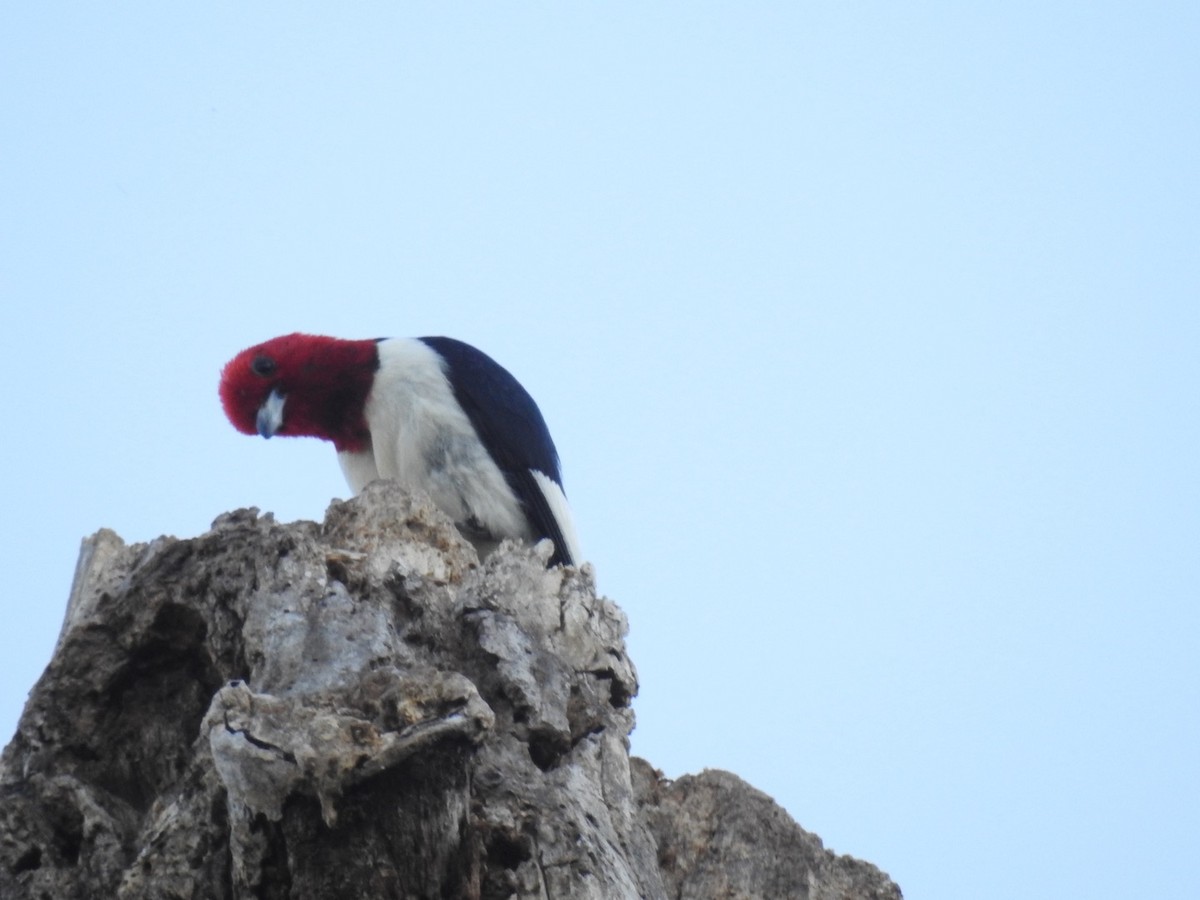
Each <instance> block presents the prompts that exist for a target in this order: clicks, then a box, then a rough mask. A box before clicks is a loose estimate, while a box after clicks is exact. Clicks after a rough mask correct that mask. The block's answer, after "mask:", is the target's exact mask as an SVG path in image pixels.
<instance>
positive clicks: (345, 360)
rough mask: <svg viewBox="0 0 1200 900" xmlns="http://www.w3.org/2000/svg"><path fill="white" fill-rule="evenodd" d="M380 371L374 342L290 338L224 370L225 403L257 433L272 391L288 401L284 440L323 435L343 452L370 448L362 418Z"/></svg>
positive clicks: (247, 430) (254, 350) (240, 425)
mask: <svg viewBox="0 0 1200 900" xmlns="http://www.w3.org/2000/svg"><path fill="white" fill-rule="evenodd" d="M378 367H379V354H378V352H377V350H376V342H375V341H370V340H365V341H346V340H341V339H339V338H331V337H322V336H319V335H311V334H298V333H297V334H288V335H284V336H283V337H277V338H274V339H273V340H270V341H266V342H265V343H262V344H257V345H256V346H254V347H249V348H247V349H246V350H243V351H242V352H241V353H239V354H238V355H237V356H235V357H234V358H233V359H232V360H230V361H229V362H228V363H227V364H226V366H225V368H224V369H223V370H222V372H221V386H220V395H221V405H222V406H223V407H224V408H225V415H226V416H228V418H229V421H230V422H231V423H233V427H234V428H236V429H237V430H238V431H240V432H242V433H243V434H256V433H257V432H258V428H257V424H256V422H257V417H258V412H259V409H260V408H261V407H262V405H263V403H265V402H266V400H267V398H268V397H269V396H270V395H271V393H272V391H277V392H278V393H280V394H282V395H283V397H284V409H283V424H282V425H281V426H280V428H279V429H278V431H277V432H276V433H277V434H279V435H280V436H290V437H319V438H322V439H324V440H327V441H332V442H333V444H334V446H335V447H336V448H337V449H338V450H339V451H341V450H346V451H352V452H353V451H359V450H364V449H367V448H368V447H369V446H370V440H371V435H370V432H369V431H368V429H367V421H366V418H365V416H364V414H363V409H364V407H365V405H366V401H367V395H368V394H369V393H370V391H371V385H372V383H373V382H374V379H375V370H376V369H377V368H378Z"/></svg>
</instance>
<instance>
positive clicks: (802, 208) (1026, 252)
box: [0, 2, 1200, 900]
mask: <svg viewBox="0 0 1200 900" xmlns="http://www.w3.org/2000/svg"><path fill="white" fill-rule="evenodd" d="M178 7H179V5H178V4H174V5H164V4H149V3H143V4H124V5H121V6H120V8H116V7H112V6H111V5H95V4H93V5H83V4H74V5H62V4H57V3H38V4H22V5H19V6H14V5H13V4H9V5H8V7H6V8H5V9H4V10H3V12H0V136H2V141H0V159H2V161H3V165H2V166H0V191H2V193H0V209H2V210H3V215H0V292H2V297H3V312H2V313H0V315H2V316H3V323H4V325H3V328H2V329H0V340H2V341H3V353H2V354H0V365H2V366H3V369H2V370H0V372H2V377H3V379H4V383H5V384H6V385H7V386H8V390H7V391H6V394H5V397H6V399H5V411H6V414H5V417H4V421H5V426H4V427H5V435H4V441H3V453H4V459H5V462H6V466H5V469H6V471H8V472H9V473H10V479H9V486H8V489H7V491H6V498H7V499H6V504H5V505H6V509H7V510H8V511H9V514H8V515H7V516H5V517H3V522H2V524H0V528H2V529H3V531H2V535H0V538H2V542H3V543H2V545H3V546H4V548H5V552H6V555H7V567H6V576H7V577H6V583H5V590H4V591H3V592H2V593H0V614H2V615H3V619H4V621H5V622H6V626H5V627H4V629H3V631H2V632H0V730H2V731H3V737H2V738H0V740H4V741H6V740H7V738H8V736H9V735H11V733H12V729H13V727H14V726H15V723H16V720H17V717H18V716H19V714H20V708H21V705H22V703H23V702H24V697H25V694H26V691H27V690H28V689H29V687H30V686H32V684H33V683H34V681H35V680H36V679H37V677H38V675H39V674H40V672H41V670H42V668H43V667H44V666H45V664H46V662H47V660H48V658H49V655H50V652H51V649H52V646H53V642H54V639H55V636H56V634H57V629H58V625H59V622H60V620H61V615H62V610H63V607H64V604H65V601H66V596H67V590H68V587H69V585H70V581H71V575H72V570H73V566H74V562H75V556H76V552H77V549H78V542H79V540H80V538H82V537H83V536H84V535H87V534H90V533H91V532H93V531H95V530H96V529H97V528H99V527H101V526H108V527H111V528H114V529H116V530H117V531H118V532H119V533H120V534H121V535H123V536H124V537H125V538H126V539H128V540H131V541H135V540H136V541H143V540H148V539H151V538H153V537H155V536H157V535H159V534H162V533H169V534H174V535H177V536H180V537H188V536H192V535H196V534H199V533H201V532H203V531H204V530H205V529H206V528H207V527H208V524H209V523H210V522H211V520H212V519H213V518H215V517H216V516H217V515H218V514H219V513H221V512H222V511H224V510H228V509H232V508H236V507H241V506H250V505H255V506H258V507H260V508H262V509H264V510H271V511H274V512H275V513H276V515H277V516H278V517H279V518H281V519H294V518H319V517H320V516H321V515H322V513H323V510H324V508H325V506H326V504H327V502H328V500H329V499H330V498H331V497H335V496H344V495H345V487H344V484H343V482H342V480H341V475H340V472H339V470H338V467H337V465H336V462H335V460H334V457H333V451H332V450H331V448H329V447H328V446H327V445H322V444H319V443H317V442H313V441H308V442H302V441H292V442H287V441H271V442H269V443H268V442H264V441H258V440H252V439H250V438H247V437H244V436H242V435H239V434H237V433H236V432H234V431H233V429H232V428H231V427H230V426H229V425H228V424H227V423H226V422H225V420H224V418H223V417H222V414H221V410H220V407H219V404H218V402H217V398H216V381H217V375H218V372H219V369H220V367H221V365H222V364H223V363H224V362H225V360H226V359H227V358H228V357H230V356H231V355H232V354H233V353H234V352H236V351H237V350H239V349H241V348H242V347H244V346H246V345H248V344H251V343H255V342H257V341H259V340H262V339H265V338H268V337H271V336H274V335H277V334H281V333H285V332H288V331H293V330H306V331H313V332H319V333H326V334H334V335H338V336H343V337H378V336H386V335H424V334H447V335H452V336H455V337H459V338H462V339H465V340H468V341H470V342H472V343H474V344H476V345H477V346H479V347H481V348H483V349H484V350H486V351H487V352H488V353H490V354H492V355H493V356H495V357H496V358H497V359H499V360H500V361H501V362H502V363H503V364H504V365H506V366H507V367H508V368H510V369H511V370H512V371H513V372H514V373H515V374H516V375H517V376H518V377H519V378H520V379H521V380H522V381H523V382H524V384H525V385H526V387H528V388H529V389H530V391H531V392H532V393H533V394H534V396H535V397H536V398H537V399H538V401H539V403H540V404H541V406H542V409H543V412H544V413H545V415H546V418H547V420H548V421H549V423H550V426H551V429H552V431H553V433H554V436H555V439H556V441H557V443H558V446H559V450H560V452H561V454H562V457H563V463H564V470H565V478H566V487H567V492H568V494H569V496H570V497H571V500H572V503H573V505H574V507H575V512H576V518H577V520H578V525H579V532H580V537H581V540H582V543H583V545H584V550H585V555H586V556H587V557H588V558H590V559H591V560H593V561H594V563H595V566H596V569H597V572H598V577H599V581H600V585H601V588H602V590H603V591H604V592H605V593H606V594H608V595H609V596H611V597H612V598H613V599H614V600H616V601H617V602H618V603H619V604H621V606H622V607H623V608H624V609H625V611H626V612H627V613H628V615H629V619H630V622H631V625H632V633H631V635H630V639H629V645H630V650H631V654H632V656H633V658H634V661H635V662H636V664H637V666H638V670H639V673H640V676H641V681H642V693H641V696H640V697H639V698H638V700H637V701H636V707H635V708H636V710H637V713H638V728H637V731H636V732H635V733H634V737H633V748H634V751H635V752H637V753H639V754H640V755H642V756H645V757H646V758H648V759H649V760H650V761H651V762H652V763H654V764H655V765H657V766H659V767H660V768H662V769H664V770H665V771H666V772H667V774H668V775H671V776H678V775H682V774H684V773H686V772H692V771H697V770H699V769H701V768H703V767H705V766H712V767H720V768H726V769H730V770H732V771H734V772H736V773H737V774H739V775H741V776H742V777H744V778H746V779H747V780H748V781H749V782H751V783H752V784H754V785H755V786H757V787H759V788H761V789H762V790H764V791H765V792H767V793H768V794H770V795H771V796H773V797H774V798H775V799H776V800H777V801H778V802H779V803H781V804H782V805H783V806H785V807H786V808H787V809H788V811H789V812H790V813H791V814H792V815H793V816H794V817H795V818H796V819H797V821H799V822H800V823H801V824H802V825H803V826H804V827H806V828H808V829H810V830H812V831H815V832H817V833H818V834H820V835H821V836H822V837H823V838H824V839H825V841H826V843H827V845H829V846H831V847H832V848H833V849H835V850H837V851H838V852H843V853H850V854H853V855H855V856H859V857H863V858H865V859H869V860H871V861H872V862H875V863H876V864H878V865H879V866H881V867H882V868H883V869H885V870H886V871H887V872H889V873H890V874H891V875H892V876H893V877H894V878H895V879H896V880H897V881H898V882H899V883H900V884H901V886H902V887H903V888H904V890H905V893H906V896H907V897H909V898H910V900H918V898H929V900H958V898H963V897H973V898H981V900H988V898H1011V897H1047V898H1050V897H1054V898H1058V897H1066V896H1080V897H1083V896H1086V897H1089V898H1106V897H1114V898H1116V897H1121V898H1127V897H1130V896H1154V897H1156V898H1168V900H1172V898H1179V900H1184V898H1187V900H1192V898H1193V897H1194V893H1193V892H1194V889H1195V888H1194V886H1195V878H1194V871H1193V870H1194V858H1195V853H1196V847H1197V846H1200V661H1198V660H1200V604H1198V601H1200V471H1198V460H1200V452H1198V451H1200V446H1198V445H1200V391H1198V385H1200V354H1198V350H1197V348H1198V346H1200V171H1198V165H1200V164H1198V162H1197V160H1200V114H1198V108H1200V107H1198V102H1200V101H1198V97H1200V53H1197V47H1200V7H1197V6H1196V5H1195V4H1185V3H1174V4H1170V3H1160V4H1116V3H1087V4H1085V3H1055V2H1050V3H1046V2H1041V3H1009V4H1003V5H1001V6H998V7H995V8H984V5H983V4H951V3H920V4H895V3H880V2H860V3H855V2H824V3H753V2H751V3H736V4H734V3H728V4H713V3H699V4H698V3H687V4H683V3H669V4H649V5H648V4H643V3H638V4H634V3H609V4H598V3H574V4H545V3H542V4H505V5H503V6H497V5H495V4H487V5H483V4H473V3H472V4H465V3H464V4H455V5H453V8H450V9H447V8H443V6H442V5H433V4H420V5H416V4H401V3H387V4H382V3H379V4H355V5H354V6H353V8H349V7H346V6H342V7H338V8H334V7H333V6H330V5H329V4H297V3H286V4H285V3H265V2H263V3H254V4H231V3H226V2H218V3H206V4H194V5H192V6H190V7H187V8H184V9H181V8H178Z"/></svg>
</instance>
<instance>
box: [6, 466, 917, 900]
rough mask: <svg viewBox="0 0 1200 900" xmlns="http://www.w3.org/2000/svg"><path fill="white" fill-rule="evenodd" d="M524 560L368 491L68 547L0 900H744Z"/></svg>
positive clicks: (575, 573)
mask: <svg viewBox="0 0 1200 900" xmlns="http://www.w3.org/2000/svg"><path fill="white" fill-rule="evenodd" d="M548 553H549V548H548V545H546V546H542V547H539V548H525V547H516V546H507V545H506V546H502V547H501V549H500V550H498V551H497V552H496V553H494V554H492V555H491V556H489V557H488V559H487V560H485V561H484V562H483V563H482V564H480V562H479V560H478V558H477V557H476V554H475V551H474V549H473V548H472V547H471V546H470V545H469V544H468V543H466V542H465V541H464V540H463V539H462V538H461V537H460V536H459V535H458V533H457V532H456V531H455V529H454V527H453V526H452V525H451V523H450V522H449V521H448V520H446V518H445V517H444V516H443V515H442V514H441V513H439V512H438V511H437V510H436V509H435V508H434V507H433V506H432V505H431V504H430V503H428V502H427V501H425V500H423V499H421V498H419V497H418V498H414V497H411V496H409V495H406V494H404V493H402V492H401V491H399V490H398V489H397V488H396V487H395V486H394V485H389V484H377V485H373V486H371V487H370V488H368V489H367V490H366V491H365V492H364V493H363V494H362V495H361V496H360V497H358V498H356V499H355V500H352V501H349V502H346V503H335V504H333V505H332V506H331V507H330V510H329V513H328V514H327V516H326V519H325V521H324V523H322V524H317V523H312V522H299V523H293V524H290V525H280V524H278V523H276V522H275V521H274V520H273V519H272V518H271V517H270V516H259V515H258V514H257V513H256V511H254V510H243V511H239V512H236V513H231V514H228V515H226V516H223V517H221V518H220V519H219V520H218V521H217V522H216V523H214V526H213V530H212V531H210V532H209V533H207V534H205V535H202V536H200V537H198V538H195V539H191V540H174V539H168V538H160V539H158V540H156V541H154V542H152V543H150V544H145V545H134V546H127V545H125V544H124V543H123V542H122V541H121V540H120V538H118V537H117V536H116V535H114V534H112V533H111V532H108V531H102V532H100V533H98V534H97V535H95V536H93V537H92V538H89V539H88V540H87V541H85V542H84V549H83V552H82V553H81V557H80V564H79V567H78V569H77V573H76V580H75V585H74V587H73V588H72V592H71V596H70V600H69V603H68V609H67V614H66V618H65V620H64V623H63V630H62V634H61V636H60V639H59V644H58V648H57V651H56V653H55V656H54V658H53V660H52V661H51V663H50V665H49V667H48V668H47V670H46V672H45V674H44V675H43V677H42V678H41V680H40V681H39V682H38V684H37V686H36V687H35V688H34V690H33V692H32V694H31V696H30V699H29V703H28V704H27V706H26V709H25V713H24V715H23V717H22V719H21V722H20V725H19V727H18V731H17V734H16V736H15V737H14V738H13V741H12V742H11V743H10V744H9V746H8V747H7V748H6V749H5V751H4V755H3V759H2V762H0V897H3V898H5V900H9V898H12V900H23V898H30V900H33V898H37V900H41V898H55V900H58V898H96V897H118V898H127V900H132V898H160V897H173V898H191V900H201V898H203V900H209V898H212V900H218V898H219V900H235V898H252V897H254V898H337V897H371V898H460V897H464V898H480V900H482V898H488V900H492V898H497V900H498V898H531V900H532V898H539V900H540V898H596V900H601V898H603V900H613V898H653V900H658V898H662V900H665V898H666V897H667V896H672V897H708V896H713V897H716V896H722V897H724V896H746V897H750V896H757V895H756V894H754V893H745V892H743V893H736V892H735V893H728V892H724V893H716V892H710V893H704V888H703V884H702V882H703V881H704V880H705V879H708V880H709V881H711V882H712V884H713V885H717V886H722V887H721V888H720V889H721V890H722V891H724V890H725V887H727V886H728V885H730V884H740V883H741V882H738V881H736V879H733V880H730V879H729V878H726V879H724V880H722V879H721V878H712V877H710V876H709V874H706V873H709V872H710V871H715V872H719V871H720V870H721V869H722V859H721V856H720V850H718V849H717V848H709V850H708V851H706V852H701V853H696V854H693V857H694V858H693V857H687V855H686V854H683V853H681V852H680V850H679V848H678V847H676V846H675V845H676V844H678V843H679V837H680V835H682V834H685V833H686V829H685V828H684V825H685V823H686V822H687V821H690V818H691V817H692V816H693V815H694V811H693V810H692V809H691V807H690V806H689V805H688V804H687V803H681V802H676V801H675V800H673V799H671V798H672V797H673V796H674V794H673V793H672V791H674V790H677V789H675V788H671V787H669V786H667V785H666V784H665V783H663V782H660V781H657V780H655V779H654V778H653V777H652V776H651V775H649V774H647V773H648V772H649V771H650V770H649V769H648V768H645V767H644V764H642V766H643V767H642V768H640V769H638V773H639V774H638V777H637V779H636V780H637V782H638V786H639V788H638V791H637V792H635V787H634V781H635V779H634V777H633V775H632V774H631V762H630V758H629V754H628V736H629V732H630V730H631V729H632V727H633V712H632V710H631V708H630V701H631V698H632V697H633V696H634V695H635V694H636V692H637V678H636V675H635V672H634V669H633V665H632V664H631V662H630V661H629V659H628V657H627V656H626V655H625V646H624V634H625V631H626V623H625V619H624V616H623V615H622V613H621V611H620V610H619V609H618V608H617V607H616V606H615V605H613V604H612V603H611V602H609V601H608V600H605V599H603V598H600V597H597V596H596V593H595V587H594V583H593V580H592V576H591V571H590V569H589V568H587V567H584V568H583V569H582V570H575V569H554V570H550V571H547V570H546V568H545V562H546V559H547V556H548ZM701 777H702V778H703V777H704V776H701ZM680 784H682V781H681V782H680ZM746 790H747V791H751V790H752V789H749V788H746ZM727 793H728V792H727ZM755 793H756V792H755ZM735 795H736V791H733V792H732V793H730V794H729V796H730V797H734V798H735V799H730V800H727V802H728V803H736V802H740V801H737V800H736V796H735ZM757 796H761V795H757ZM751 799H752V800H753V802H751V803H750V805H748V806H746V808H745V811H744V812H743V814H742V815H741V816H740V818H738V821H739V822H743V821H745V820H747V818H749V819H753V818H754V816H756V815H759V812H756V810H757V809H758V807H757V806H755V805H754V804H755V803H758V801H757V800H755V799H754V798H751ZM763 799H765V798H763ZM767 802H768V803H769V801H767ZM789 823H790V820H789ZM739 827H740V826H739ZM792 827H793V828H794V827H795V826H794V825H793V826H792ZM739 833H740V832H739ZM818 845H819V842H818ZM664 847H666V848H668V851H669V853H670V854H671V861H670V864H669V865H666V866H664V867H660V860H662V859H663V858H664V857H663V853H664V849H663V848H664ZM739 852H740V851H739ZM685 857H686V858H685ZM788 859H789V861H788V862H787V863H781V865H788V866H791V865H793V862H792V861H791V858H790V857H789V858H788ZM726 862H728V860H726ZM795 864H796V865H801V864H803V865H808V863H807V862H803V861H801V862H797V863H795ZM826 864H827V865H826ZM823 865H826V869H821V870H820V871H819V872H817V874H818V876H819V877H826V875H827V874H828V872H832V871H834V870H835V869H836V867H837V862H836V860H835V861H834V862H833V863H829V861H828V860H826V861H825V863H823ZM830 865H832V866H833V867H834V868H833V869H829V868H828V866H830ZM858 865H865V864H858ZM681 866H690V869H689V871H690V873H691V874H690V875H689V876H688V877H687V878H685V879H681V876H680V872H681V871H683V870H682V869H681ZM868 868H869V867H868ZM827 869H828V872H827V871H826V870H827ZM814 871H815V870H814ZM798 872H799V870H797V873H798ZM823 873H824V874H823ZM664 874H665V881H664ZM877 874H878V873H877ZM800 877H801V876H800V874H796V878H800ZM804 877H806V878H807V877H808V876H807V875H805V876H804ZM879 877H880V878H881V879H882V878H883V876H882V875H880V876H879ZM781 878H783V880H777V882H771V883H779V884H793V883H795V884H801V883H802V879H801V880H796V878H791V876H786V875H785V876H781ZM789 878H791V880H788V879H789ZM685 882H686V883H687V885H688V888H687V892H681V885H683V884H684V883H685ZM831 883H832V882H831ZM881 883H882V882H881ZM747 884H749V882H747ZM839 884H840V882H839ZM846 884H850V882H846ZM889 884H890V882H889ZM893 887H894V886H893ZM847 890H848V889H847ZM762 896H768V895H766V894H763V895H762ZM780 896H782V895H780ZM796 896H809V894H807V893H803V894H796ZM812 896H814V897H817V896H822V897H823V896H826V895H825V894H815V893H814V894H812ZM828 896H832V895H828ZM838 896H844V897H847V898H850V897H860V896H861V897H863V898H867V897H872V898H874V897H880V898H884V897H889V898H890V897H892V896H896V897H898V896H899V892H898V890H897V891H896V892H895V894H894V895H893V894H885V893H878V892H876V893H852V892H843V893H842V894H839V895H838Z"/></svg>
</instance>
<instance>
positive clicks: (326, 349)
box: [220, 334, 581, 565]
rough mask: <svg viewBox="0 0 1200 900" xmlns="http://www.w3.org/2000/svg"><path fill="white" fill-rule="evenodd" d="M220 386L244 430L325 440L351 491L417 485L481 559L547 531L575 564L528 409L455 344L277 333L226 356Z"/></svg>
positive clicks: (550, 448)
mask: <svg viewBox="0 0 1200 900" xmlns="http://www.w3.org/2000/svg"><path fill="white" fill-rule="evenodd" d="M220 392H221V404H222V405H223V406H224V407H225V414H226V415H227V416H228V417H229V421H230V422H232V423H233V425H234V427H235V428H237V430H238V431H241V432H243V433H244V434H261V435H262V436H263V437H265V438H269V437H272V436H273V435H277V434H278V435H289V436H295V437H300V436H308V437H319V438H323V439H324V440H327V441H332V442H333V446H334V447H335V448H336V449H337V453H338V461H339V462H340V463H341V464H342V471H343V472H344V473H345V476H346V480H347V481H348V482H349V484H350V489H351V490H352V491H354V492H355V493H358V492H359V491H361V490H362V489H363V487H365V486H366V484H367V483H368V482H370V481H373V480H374V479H376V478H391V479H394V480H396V481H398V482H399V483H400V484H402V485H404V486H406V487H410V488H421V489H423V490H424V491H426V492H427V493H428V494H429V495H430V497H432V498H433V502H434V503H436V504H437V505H438V507H439V508H441V509H442V510H443V511H444V512H446V513H447V514H448V515H449V516H450V517H451V518H452V519H453V520H454V521H455V523H457V525H458V527H459V529H460V530H462V532H463V534H464V535H465V536H466V537H467V538H469V539H470V540H471V542H472V543H474V544H475V545H476V547H478V548H479V550H480V552H481V554H482V553H484V552H487V551H488V550H490V549H491V548H492V547H494V546H495V544H496V543H497V542H498V541H500V540H502V539H504V538H519V539H521V540H525V541H536V540H540V539H541V538H544V537H548V538H550V539H551V540H552V541H553V542H554V556H553V557H552V559H551V562H552V563H566V564H568V565H570V564H575V563H579V562H580V561H581V559H580V555H579V546H578V542H577V540H576V537H575V527H574V525H573V524H572V521H571V511H570V507H568V506H567V498H566V495H565V494H564V493H563V489H562V477H561V475H560V474H559V467H558V452H557V451H556V450H555V449H554V441H553V440H551V438H550V432H549V430H547V428H546V423H545V421H544V420H543V419H542V414H541V412H540V411H539V410H538V408H537V404H536V403H534V402H533V398H532V397H530V396H529V394H528V393H527V392H526V391H525V389H524V388H523V387H521V385H520V384H519V383H518V382H517V380H516V379H515V378H513V376H512V375H510V374H509V373H508V371H507V370H505V369H504V368H502V367H501V366H500V365H499V364H498V363H497V362H495V361H494V360H493V359H492V358H491V357H489V356H487V355H485V354H484V353H481V352H480V351H479V350H476V349H475V348H474V347H471V346H469V345H468V344H464V343H463V342H462V341H456V340H454V339H453V338H446V337H424V338H391V339H381V340H362V341H347V340H340V339H338V338H329V337H318V336H316V335H308V334H289V335H285V336H283V337H278V338H275V339H273V340H270V341H267V342H266V343H263V344H259V345H257V346H255V347H250V348H249V349H247V350H243V351H242V352H241V353H239V354H238V355H237V356H235V357H234V358H233V359H232V360H230V362H229V363H228V364H227V365H226V366H225V368H224V369H223V370H222V372H221V388H220Z"/></svg>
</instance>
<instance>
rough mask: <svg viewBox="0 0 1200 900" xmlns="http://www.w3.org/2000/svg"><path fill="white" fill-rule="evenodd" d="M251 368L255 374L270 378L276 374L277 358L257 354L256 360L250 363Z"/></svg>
mask: <svg viewBox="0 0 1200 900" xmlns="http://www.w3.org/2000/svg"><path fill="white" fill-rule="evenodd" d="M250 369H251V371H253V372H254V374H255V375H261V376H262V377H263V378H269V377H270V376H272V375H274V374H275V360H273V359H271V357H269V356H256V357H254V362H252V363H250Z"/></svg>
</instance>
